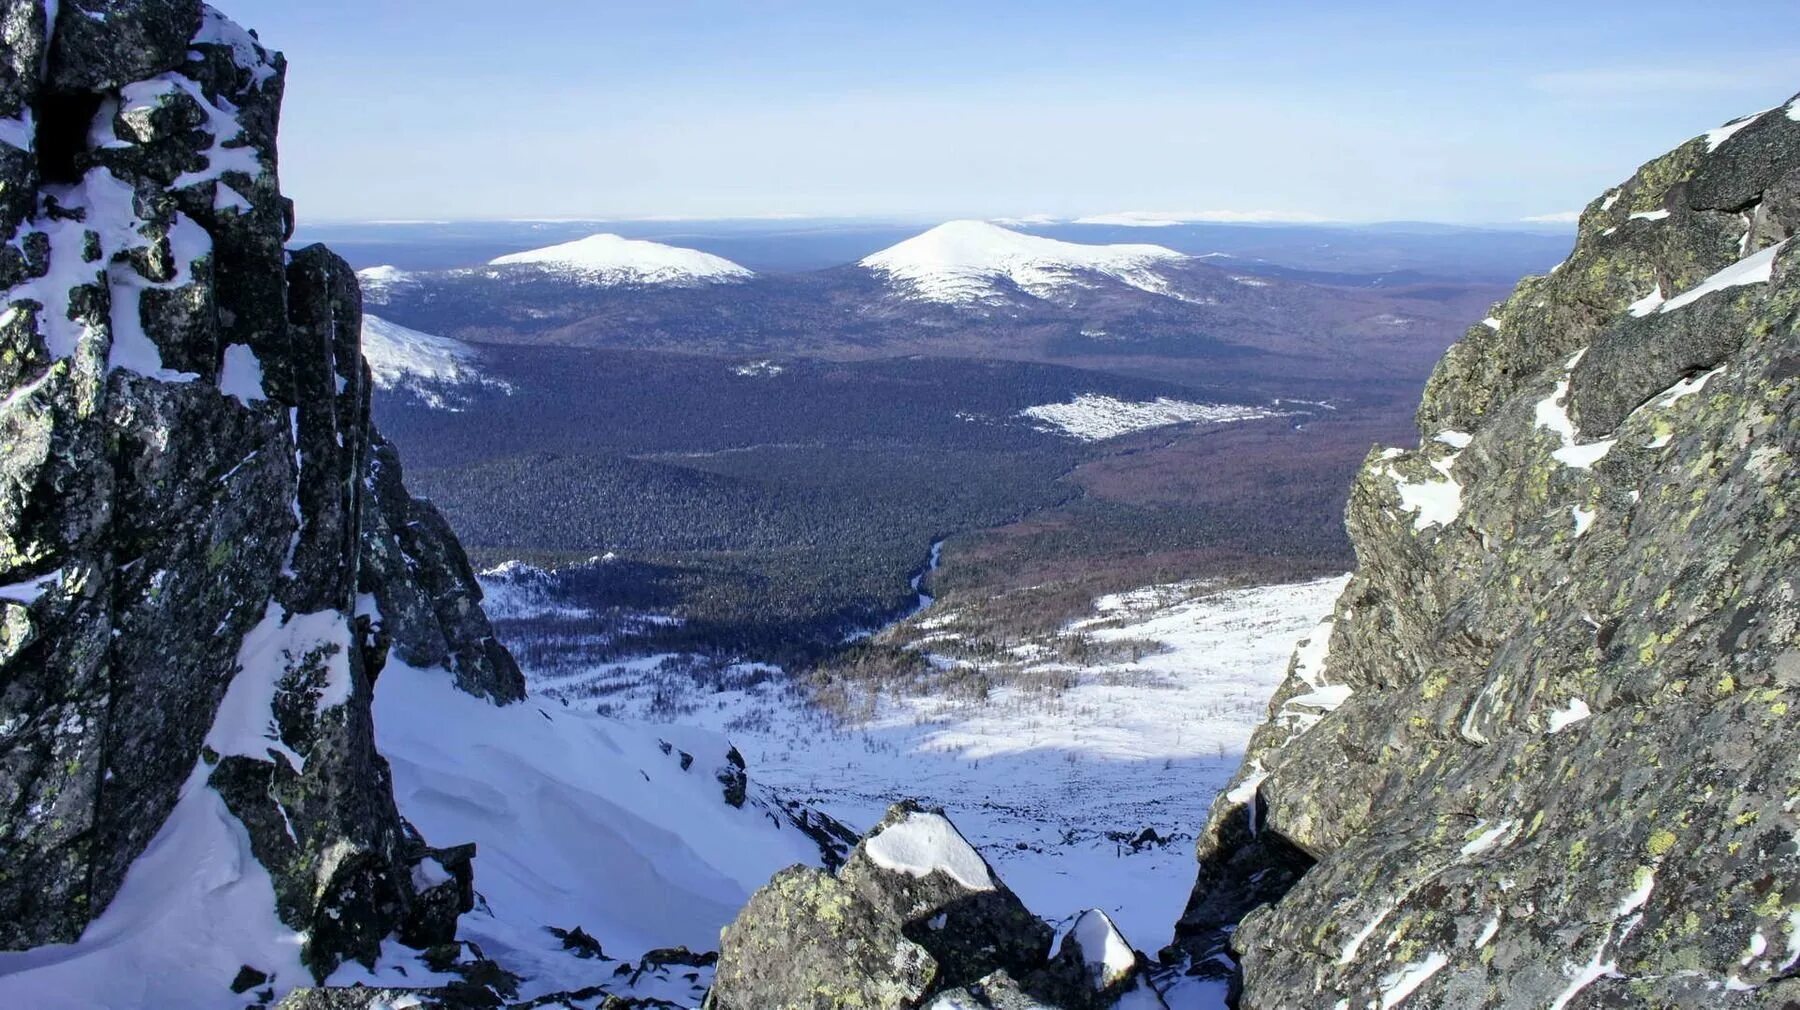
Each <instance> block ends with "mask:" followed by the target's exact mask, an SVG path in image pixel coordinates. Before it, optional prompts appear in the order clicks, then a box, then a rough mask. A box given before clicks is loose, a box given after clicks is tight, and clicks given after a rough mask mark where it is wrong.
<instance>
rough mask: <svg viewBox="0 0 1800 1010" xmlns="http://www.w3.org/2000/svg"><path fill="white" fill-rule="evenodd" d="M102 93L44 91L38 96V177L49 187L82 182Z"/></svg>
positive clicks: (103, 97) (102, 98) (102, 97)
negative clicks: (89, 138)
mask: <svg viewBox="0 0 1800 1010" xmlns="http://www.w3.org/2000/svg"><path fill="white" fill-rule="evenodd" d="M104 100H105V96H103V95H98V94H94V93H92V92H86V91H46V92H44V93H43V94H41V95H39V96H38V112H37V168H38V178H39V179H40V180H41V181H42V182H43V183H44V184H45V185H51V186H59V185H60V186H68V185H74V184H75V183H78V182H80V181H81V177H82V175H83V173H85V172H86V171H87V168H88V162H89V160H90V158H89V153H88V131H89V129H90V128H91V127H92V126H93V122H94V117H95V116H97V115H99V113H100V104H101V102H103V101H104Z"/></svg>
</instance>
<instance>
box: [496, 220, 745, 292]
mask: <svg viewBox="0 0 1800 1010" xmlns="http://www.w3.org/2000/svg"><path fill="white" fill-rule="evenodd" d="M488 265H489V266H496V267H509V266H529V267H537V268H540V269H544V270H548V271H551V272H553V273H559V274H563V275H566V276H569V277H573V278H576V279H579V280H582V281H585V282H589V283H594V284H605V285H614V284H646V285H648V284H669V285H677V286H694V285H699V284H716V283H720V282H725V281H740V280H744V279H746V278H749V277H751V276H753V274H752V273H751V272H750V271H749V270H747V269H745V268H744V267H741V266H739V265H737V264H736V263H733V262H732V261H730V260H728V259H726V258H724V257H723V256H714V255H713V254H711V253H704V252H701V251H700V250H698V249H684V248H681V247H680V246H672V245H664V244H663V243H661V242H650V241H647V240H645V239H633V238H625V237H623V236H620V235H614V234H610V233H606V234H600V235H589V236H588V237H587V238H583V239H576V240H575V241H573V242H564V243H562V244H560V245H553V246H546V247H545V248H542V249H530V250H527V251H525V252H518V253H512V254H510V255H507V256H501V257H500V258H498V259H495V260H492V261H490V262H489V263H488Z"/></svg>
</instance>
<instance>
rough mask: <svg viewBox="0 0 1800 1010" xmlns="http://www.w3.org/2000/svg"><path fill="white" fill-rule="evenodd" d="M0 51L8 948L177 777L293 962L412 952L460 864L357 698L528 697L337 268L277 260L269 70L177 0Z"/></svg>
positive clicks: (86, 886) (167, 802) (60, 932)
mask: <svg viewBox="0 0 1800 1010" xmlns="http://www.w3.org/2000/svg"><path fill="white" fill-rule="evenodd" d="M50 12H54V20H52V17H51V16H50ZM0 39H3V40H4V43H5V45H4V46H0V847H3V849H4V851H5V852H6V854H7V858H6V860H5V865H4V866H0V947H3V948H9V949H17V948H24V947H31V946H37V945H41V944H47V943H57V942H67V941H72V940H74V939H75V938H76V937H77V936H79V935H80V933H81V931H82V928H83V927H84V926H85V925H86V924H87V923H88V922H89V921H90V920H92V919H93V918H94V917H95V916H97V915H98V914H99V913H100V912H101V911H102V910H103V909H104V908H105V907H106V906H107V904H108V902H109V901H110V900H111V899H112V897H113V895H114V894H115V893H116V892H117V890H118V888H119V885H120V882H121V881H122V880H123V878H124V875H125V873H126V871H127V869H128V868H129V867H130V866H131V864H132V862H133V860H134V859H136V858H137V856H138V855H140V854H141V853H142V852H143V850H144V848H145V846H146V845H147V844H148V842H149V841H150V839H151V837H152V836H154V835H155V833H156V832H157V830H158V829H159V827H160V826H161V825H162V824H163V822H164V820H165V818H166V817H167V816H168V814H169V812H170V810H171V809H172V808H173V807H174V805H175V803H176V800H177V798H178V797H179V796H180V795H182V793H183V791H184V790H191V789H213V790H216V791H217V792H218V793H219V795H220V796H221V797H222V798H223V799H224V801H225V803H226V805H227V807H228V808H229V809H230V811H231V813H232V814H233V815H235V817H236V818H237V819H238V820H239V821H240V822H241V823H242V824H243V826H244V828H245V829H246V830H247V832H248V835H249V839H250V845H251V848H252V850H253V852H254V855H255V857H256V859H257V861H258V862H260V863H261V864H262V865H263V866H264V867H266V868H267V869H268V871H269V873H270V875H271V877H272V878H273V882H274V885H275V891H276V899H277V911H278V913H279V915H280V917H281V918H282V920H283V921H284V922H286V923H287V924H288V925H289V926H291V927H293V928H294V929H296V930H297V931H300V932H303V933H304V934H306V937H307V940H306V945H305V948H304V950H303V959H304V960H305V962H306V963H307V965H308V966H309V967H310V968H311V969H312V970H313V971H314V972H315V973H318V974H321V975H323V974H324V973H325V972H328V971H329V970H331V969H332V968H333V967H335V966H336V965H337V964H339V963H340V962H341V961H343V960H344V959H346V958H357V959H361V960H365V961H367V960H370V959H372V958H373V957H374V956H375V954H376V951H377V947H378V945H379V943H380V942H381V941H382V939H383V938H385V937H387V936H389V935H390V934H394V933H396V932H398V933H401V934H402V935H403V936H413V937H417V938H420V939H421V940H422V941H427V942H435V940H436V938H441V937H444V936H446V935H447V934H448V933H449V932H451V931H453V930H454V922H455V915H456V913H457V911H458V910H459V907H460V908H467V907H468V905H467V903H468V901H470V900H472V897H471V894H470V892H469V890H468V878H467V873H468V869H469V856H470V853H468V852H467V851H466V850H434V849H430V848H428V847H427V846H426V844H425V842H424V841H423V840H422V839H420V838H418V837H417V835H416V833H414V832H412V831H411V830H410V829H409V827H408V826H407V825H406V824H405V823H404V822H403V821H402V819H401V818H400V816H399V814H398V813H397V812H396V810H395V807H394V801H393V796H392V791H391V789H390V786H389V781H388V771H387V765H386V763H385V762H384V761H383V759H382V758H381V756H380V755H379V754H378V753H377V752H376V750H375V745H374V738H373V732H372V724H371V717H370V700H371V697H372V685H373V683H374V680H375V678H376V677H377V676H378V675H379V673H380V671H381V668H382V665H383V664H384V662H386V661H387V658H388V656H390V655H397V656H399V657H401V658H402V659H403V660H405V661H408V662H418V663H421V664H440V663H441V664H448V666H449V667H450V668H451V669H453V670H454V671H455V676H456V678H457V680H458V682H459V684H460V685H461V686H463V687H464V688H465V689H467V690H469V691H471V692H472V693H477V694H480V695H483V696H485V697H488V698H490V699H492V700H494V701H496V702H500V703H504V702H508V701H512V700H516V699H518V698H520V697H522V696H523V691H524V688H523V682H522V679H521V677H520V675H519V672H518V669H517V667H516V666H514V665H513V663H512V660H511V658H510V657H509V656H508V655H507V654H506V652H505V650H504V649H502V648H500V647H499V646H498V645H497V644H496V643H495V641H494V639H493V635H492V633H491V630H490V629H489V628H488V626H487V620H486V618H485V616H483V615H482V613H481V609H480V606H479V602H480V591H479V589H478V588H477V587H476V585H475V582H474V579H473V577H472V575H471V574H470V572H469V568H468V563H467V561H466V560H465V559H464V558H463V556H462V552H461V550H460V548H459V547H458V546H457V544H456V541H455V538H454V536H453V535H451V534H450V532H449V530H448V528H447V527H446V526H445V525H444V523H443V521H442V519H441V518H440V517H438V516H437V514H436V512H435V511H434V510H432V509H431V507H430V506H429V505H428V504H426V503H423V502H418V501H415V500H414V499H412V498H411V497H410V496H408V495H407V494H406V491H405V488H404V486H403V485H402V483H401V480H400V472H399V465H398V461H397V459H396V458H395V456H394V454H393V451H392V449H391V448H390V447H388V446H387V445H386V444H385V443H384V442H383V441H382V440H381V438H380V436H379V434H378V433H376V432H375V430H374V429H373V427H372V425H371V424H370V420H369V396H370V381H369V374H368V369H367V367H366V366H365V364H364V362H363V359H362V355H361V352H360V347H359V339H360V336H359V335H360V332H361V299H360V295H359V293H358V290H357V286H356V281H355V277H354V274H353V273H352V272H351V270H350V269H349V267H348V266H347V265H345V264H344V262H343V261H342V260H340V259H339V258H338V257H336V256H335V255H333V254H332V253H331V252H330V251H328V250H326V249H324V248H322V247H313V248H308V249H301V250H298V251H293V252H291V253H290V251H289V250H288V249H287V248H286V242H287V239H288V238H289V235H290V233H291V227H292V208H291V207H290V206H289V205H288V203H287V201H286V200H284V199H283V198H282V196H281V194H280V190H279V187H278V183H277V176H276V147H275V141H276V124H277V119H278V115H279V109H280V102H281V94H282V82H283V74H284V70H285V64H284V61H283V60H282V58H281V56H280V55H279V54H277V53H272V52H270V51H268V50H266V49H265V48H263V47H262V46H261V45H260V43H259V42H258V41H257V40H256V38H255V37H254V36H253V35H251V34H250V33H247V32H245V31H244V30H242V29H240V28H238V27H237V26H236V25H234V24H232V23H231V22H230V21H228V20H226V19H225V18H224V17H223V16H222V15H220V14H219V13H218V12H217V11H214V10H212V9H211V8H208V7H204V6H202V5H200V4H198V3H195V2H188V0H64V2H62V3H61V4H60V5H58V4H55V3H49V4H46V3H44V2H43V0H30V2H21V0H4V2H0ZM446 841H450V842H455V841H457V840H456V839H448V840H446ZM428 857H430V858H436V859H438V861H439V863H440V864H442V865H443V866H445V867H447V868H449V869H450V870H451V871H452V872H453V873H454V874H460V876H459V877H458V880H459V883H458V885H457V886H456V887H455V888H437V889H434V891H433V893H430V894H425V895H421V894H419V893H416V890H415V885H414V883H413V874H412V872H411V870H412V867H414V866H416V865H417V864H418V863H419V862H420V861H421V860H423V859H425V858H428ZM439 892H441V893H439Z"/></svg>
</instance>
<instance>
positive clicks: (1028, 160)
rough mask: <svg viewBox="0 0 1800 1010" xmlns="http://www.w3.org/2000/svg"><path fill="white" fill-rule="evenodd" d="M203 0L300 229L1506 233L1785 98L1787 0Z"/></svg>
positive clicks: (1799, 41)
mask: <svg viewBox="0 0 1800 1010" xmlns="http://www.w3.org/2000/svg"><path fill="white" fill-rule="evenodd" d="M215 2H216V3H218V5H219V6H221V7H222V9H224V10H225V11H226V13H227V14H229V15H231V16H232V17H234V18H235V19H236V20H238V21H240V22H241V23H243V24H244V25H245V26H247V27H250V28H255V29H257V30H258V31H259V32H260V34H261V35H262V37H263V39H264V41H265V42H266V43H267V44H269V45H272V46H273V47H275V48H278V49H281V50H282V51H284V52H286V53H287V54H288V58H289V60H290V61H291V64H292V66H291V68H290V71H289V87H288V98H287V103H286V106H285V113H284V120H283V144H282V153H283V182H284V186H285V188H286V189H287V191H288V192H289V194H290V195H292V196H293V197H294V198H295V199H296V200H297V201H298V202H299V206H300V213H301V214H302V216H303V218H305V219H310V220H318V221H324V220H353V219H380V218H409V219H418V218H424V219H440V218H456V219H464V218H517V217H589V216H591V217H655V216H674V217H723V216H760V215H783V214H794V215H807V216H879V217H893V218H905V219H919V220H935V219H942V218H948V217H955V216H968V215H977V216H996V215H1025V214H1038V213H1045V214H1054V215H1059V216H1076V215H1083V214H1099V213H1109V212H1117V211H1180V212H1189V211H1230V212H1248V213H1274V214H1282V215H1294V216H1308V217H1318V218H1327V219H1337V220H1361V221H1367V220H1398V219H1406V220H1434V221H1453V222H1503V221H1514V220H1517V219H1520V218H1523V217H1527V216H1531V215H1540V214H1549V213H1554V212H1558V211H1567V210H1571V209H1575V208H1578V207H1579V206H1580V205H1581V204H1583V203H1584V202H1585V201H1586V200H1587V199H1589V198H1590V197H1592V196H1593V195H1595V194H1596V193H1598V192H1599V191H1600V190H1601V189H1603V188H1604V187H1606V186H1608V185H1610V184H1612V183H1614V182H1616V181H1618V180H1620V179H1622V178H1624V177H1626V176H1627V175H1629V174H1630V172H1631V171H1632V169H1633V168H1634V167H1635V166H1637V165H1638V164H1639V163H1641V162H1642V161H1644V160H1646V159H1648V158H1650V157H1653V156H1655V155H1656V154H1659V153H1661V152H1662V151H1664V150H1667V149H1668V148H1670V147H1673V146H1674V145H1676V144H1677V143H1679V142H1681V141H1682V140H1683V139H1685V138H1687V137H1690V136H1693V135H1695V134H1697V133H1699V132H1702V131H1704V130H1706V129H1708V128H1710V127H1712V126H1716V125H1718V124H1719V123H1721V122H1723V121H1725V120H1727V119H1730V118H1732V117H1734V116H1736V115H1739V114H1742V113H1747V112H1753V111H1756V110H1758V109H1762V108H1766V107H1768V106H1770V105H1773V104H1775V103H1776V102H1778V101H1781V100H1784V99H1786V98H1787V97H1788V96H1789V95H1791V94H1792V93H1794V92H1795V91H1800V37H1796V35H1795V33H1794V32H1793V31H1792V30H1791V29H1792V24H1793V14H1794V11H1793V6H1792V0H1771V2H1760V3H1721V4H1713V5H1709V6H1708V7H1707V8H1705V9H1702V8H1701V7H1699V6H1697V5H1695V4H1693V3H1691V2H1688V3H1662V2H1655V0H1652V2H1643V0H1640V2H1635V3H1612V2H1580V0H1573V2H1562V3H1538V2H1525V3H1506V4H1475V5H1470V4H1454V3H1441V2H1396V3H1387V4H1380V5H1376V4H1369V3H1357V4H1325V3H1281V2H1272V3H1244V2H1241V0H1239V2H1234V3H1213V2H1188V3H1174V2H1164V3H1141V2H1131V0H1112V2H1106V3H1099V2H1095V3H1071V2H1061V0H1040V2H1037V3H1010V2H981V0H962V2H960V3H934V2H908V3H894V2H891V0H890V2H882V3H863V2H855V0H839V2H835V3H824V2H819V3H800V2H783V0H762V2H754V3H752V2H740V3H726V2H713V0H688V2H684V0H662V2H657V3H640V2H636V0H632V2H577V0H529V2H523V0H520V2H513V3H495V2H493V0H479V2H477V0H435V2H424V0H415V2H391V0H390V2H383V0H306V2H304V3H296V2H295V0H239V2H232V0H215ZM1759 26H1760V27H1759Z"/></svg>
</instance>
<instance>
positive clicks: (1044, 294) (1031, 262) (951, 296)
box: [859, 221, 1188, 305]
mask: <svg viewBox="0 0 1800 1010" xmlns="http://www.w3.org/2000/svg"><path fill="white" fill-rule="evenodd" d="M1186 259H1188V257H1187V256H1186V255H1185V254H1183V253H1178V252H1176V251H1175V250H1173V249H1168V248H1165V247H1163V246H1159V245H1082V244H1079V243H1076V242H1059V241H1057V240H1055V239H1048V238H1041V237H1039V236H1036V235H1026V234H1023V233H1021V232H1016V231H1011V230H1009V229H1006V228H1002V227H1000V226H999V225H997V224H992V223H990V222H987V221H951V222H949V223H947V224H941V225H938V226H937V227H936V228H933V229H931V230H930V231H927V232H925V233H924V234H921V235H915V236H914V237H912V238H909V239H907V240H906V241H904V242H901V243H900V244H898V245H894V246H890V247H888V248H886V249H883V250H882V251H881V252H878V253H875V254H874V255H872V256H869V257H867V258H865V259H863V260H862V261H861V263H860V264H859V265H860V266H862V267H863V268H865V269H867V270H871V271H873V272H875V273H876V274H878V275H880V276H882V277H883V278H885V279H886V280H887V281H888V283H890V284H893V285H896V286H898V287H900V288H902V289H903V290H904V291H905V292H906V293H907V294H908V295H911V296H912V297H916V298H920V299H923V300H926V301H932V302H941V303H944V304H949V305H974V304H982V303H991V302H999V301H1004V300H1005V299H1006V290H1005V287H1004V285H1005V284H1011V285H1013V286H1016V287H1017V288H1018V289H1019V290H1021V291H1024V292H1025V293H1026V294H1029V295H1031V296H1033V297H1036V298H1051V297H1054V296H1056V295H1058V294H1061V293H1063V292H1066V291H1069V290H1071V289H1076V288H1081V287H1087V286H1091V285H1092V279H1091V277H1090V278H1084V277H1083V275H1084V274H1087V275H1093V276H1096V277H1105V278H1110V279H1112V280H1115V281H1118V282H1120V283H1123V284H1127V285H1130V286H1131V287H1134V288H1138V289H1140V290H1143V291H1149V292H1152V293H1155V294H1166V293H1167V292H1168V281H1167V280H1166V279H1165V278H1164V277H1162V276H1161V275H1160V274H1158V273H1157V272H1156V269H1155V268H1156V267H1158V266H1163V265H1168V264H1172V263H1178V262H1181V261H1183V260H1186Z"/></svg>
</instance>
